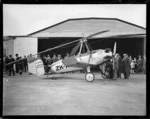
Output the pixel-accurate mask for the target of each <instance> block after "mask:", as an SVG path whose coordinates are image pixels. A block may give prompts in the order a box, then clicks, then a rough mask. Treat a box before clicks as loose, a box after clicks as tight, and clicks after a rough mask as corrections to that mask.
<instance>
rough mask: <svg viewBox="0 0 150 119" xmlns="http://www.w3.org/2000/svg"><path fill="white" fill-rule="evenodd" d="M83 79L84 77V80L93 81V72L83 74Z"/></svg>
mask: <svg viewBox="0 0 150 119" xmlns="http://www.w3.org/2000/svg"><path fill="white" fill-rule="evenodd" d="M85 79H86V81H88V82H92V81H94V79H95V77H94V74H92V73H87V74H86V75H85Z"/></svg>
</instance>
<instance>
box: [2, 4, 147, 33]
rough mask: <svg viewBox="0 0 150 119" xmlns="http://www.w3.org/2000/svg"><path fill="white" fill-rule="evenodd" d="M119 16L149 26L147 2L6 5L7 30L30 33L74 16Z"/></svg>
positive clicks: (4, 25) (4, 16) (4, 7)
mask: <svg viewBox="0 0 150 119" xmlns="http://www.w3.org/2000/svg"><path fill="white" fill-rule="evenodd" d="M86 17H100V18H119V19H122V20H125V21H127V22H130V23H134V24H136V25H139V26H142V27H145V28H146V5H144V4H139V5H138V4H124V5H123V4H117V5H115V4H110V5H108V4H107V5H106V4H95V5H93V4H89V5H88V4H86V5H42V4H41V5H36V4H35V5H29V4H28V5H9V4H4V5H3V33H4V36H6V35H27V34H30V33H32V32H35V31H38V30H40V29H42V28H45V27H48V26H51V25H53V24H56V23H59V22H61V21H64V20H67V19H70V18H86Z"/></svg>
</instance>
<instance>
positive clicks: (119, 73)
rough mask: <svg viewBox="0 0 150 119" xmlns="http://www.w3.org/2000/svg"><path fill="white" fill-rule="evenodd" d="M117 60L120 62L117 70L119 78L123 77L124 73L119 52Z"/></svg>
mask: <svg viewBox="0 0 150 119" xmlns="http://www.w3.org/2000/svg"><path fill="white" fill-rule="evenodd" d="M117 62H118V71H117V78H121V73H122V58H121V56H120V55H119V54H117Z"/></svg>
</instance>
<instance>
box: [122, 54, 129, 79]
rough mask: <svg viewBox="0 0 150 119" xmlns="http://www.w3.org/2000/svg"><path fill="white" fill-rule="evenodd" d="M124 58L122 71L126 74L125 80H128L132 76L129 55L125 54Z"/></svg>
mask: <svg viewBox="0 0 150 119" xmlns="http://www.w3.org/2000/svg"><path fill="white" fill-rule="evenodd" d="M123 56H124V58H123V60H122V70H123V74H124V78H125V79H128V78H129V75H130V60H129V58H128V55H127V54H123Z"/></svg>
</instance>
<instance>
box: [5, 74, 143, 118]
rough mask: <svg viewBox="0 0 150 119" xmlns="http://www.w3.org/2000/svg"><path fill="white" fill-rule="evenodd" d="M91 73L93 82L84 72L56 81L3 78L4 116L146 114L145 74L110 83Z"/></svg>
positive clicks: (40, 77) (39, 77) (25, 75)
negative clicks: (93, 78)
mask: <svg viewBox="0 0 150 119" xmlns="http://www.w3.org/2000/svg"><path fill="white" fill-rule="evenodd" d="M94 74H95V80H94V81H93V82H87V81H86V80H85V74H84V73H71V74H59V75H55V76H56V77H57V79H56V80H52V79H51V78H46V76H35V75H28V74H27V73H23V75H22V76H20V75H19V74H17V75H16V76H4V77H3V116H9V115H134V116H139V115H140V116H144V115H146V75H143V74H136V75H131V76H130V79H123V78H122V79H117V80H110V79H102V77H101V75H100V74H99V73H94ZM53 76H54V75H53ZM49 77H51V76H49Z"/></svg>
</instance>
